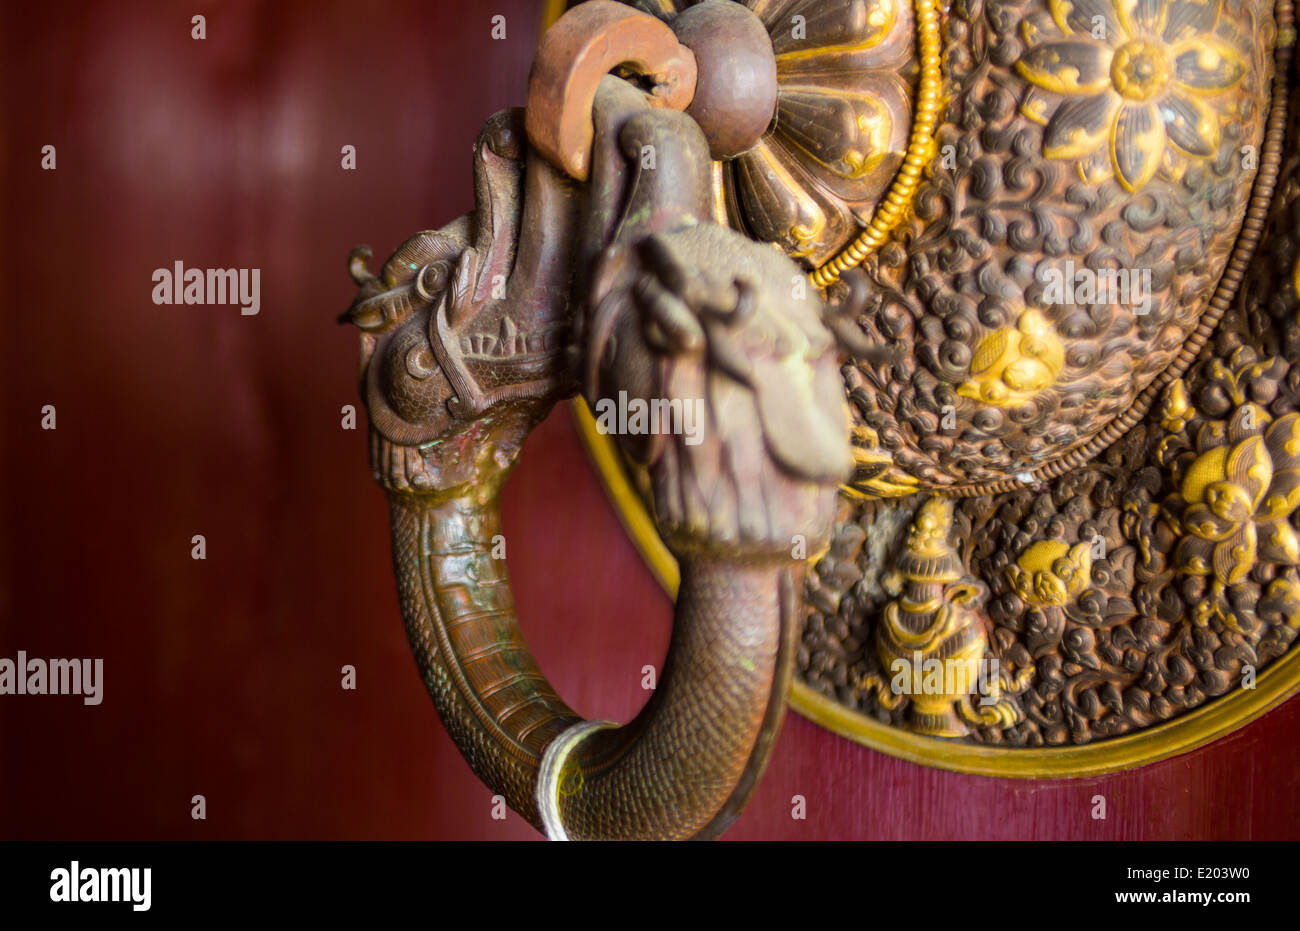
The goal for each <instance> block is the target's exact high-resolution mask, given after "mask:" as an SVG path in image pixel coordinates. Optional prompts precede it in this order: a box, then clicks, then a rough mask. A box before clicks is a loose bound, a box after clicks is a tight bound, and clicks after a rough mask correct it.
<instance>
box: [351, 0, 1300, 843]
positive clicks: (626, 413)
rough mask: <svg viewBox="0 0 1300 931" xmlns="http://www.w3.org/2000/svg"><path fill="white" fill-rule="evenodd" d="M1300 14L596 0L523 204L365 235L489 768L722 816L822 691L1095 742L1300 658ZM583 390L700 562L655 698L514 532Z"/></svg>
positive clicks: (851, 0) (539, 810)
mask: <svg viewBox="0 0 1300 931" xmlns="http://www.w3.org/2000/svg"><path fill="white" fill-rule="evenodd" d="M1295 35H1296V34H1295V28H1294V20H1293V11H1292V7H1291V5H1290V0H1283V2H1278V3H1277V4H1276V6H1274V7H1270V6H1269V5H1268V4H1267V2H1262V0H969V2H965V3H960V4H953V5H951V6H942V5H940V4H939V3H937V2H936V0H748V2H745V3H739V2H733V0H703V2H700V3H684V4H675V3H672V2H668V0H656V2H642V3H640V4H637V5H631V4H621V3H617V2H613V0H588V2H585V3H581V4H577V5H575V6H573V8H572V9H570V10H569V11H568V12H566V13H565V14H564V15H563V16H561V17H560V18H559V19H558V20H557V21H556V22H555V23H554V25H553V26H552V27H551V28H550V29H549V30H548V31H547V32H546V33H545V35H544V36H543V39H542V42H541V44H540V46H539V49H538V52H537V57H536V60H535V62H534V64H533V68H532V72H531V75H530V79H529V92H528V103H527V107H526V108H524V109H523V110H522V111H505V112H502V113H499V114H497V115H496V116H494V117H492V118H491V119H489V120H488V122H487V123H486V124H485V126H484V127H483V130H482V132H481V133H480V135H479V139H478V141H477V143H476V144H475V146H474V156H473V158H474V172H475V194H476V197H475V200H476V204H475V209H474V210H473V211H472V212H471V213H470V214H469V215H467V216H465V217H462V218H461V219H459V220H456V221H454V222H452V223H450V224H448V225H447V226H444V227H442V228H440V229H437V230H427V231H424V232H421V233H417V234H416V235H415V236H413V237H411V238H410V239H409V240H408V241H407V242H406V243H404V244H403V245H402V246H400V247H399V248H398V250H397V251H396V252H395V253H394V254H393V255H392V256H391V257H390V258H389V259H388V261H387V262H385V263H384V265H383V266H382V267H381V268H380V270H379V272H378V274H375V273H372V272H370V271H369V269H368V267H367V262H368V259H369V256H370V253H369V250H368V249H366V248H365V247H359V248H358V249H357V250H354V252H353V255H352V256H351V260H350V267H351V273H352V276H353V279H354V280H355V282H356V283H357V285H358V286H359V290H358V292H357V295H356V298H355V300H354V302H353V304H352V306H351V307H350V308H349V309H348V310H347V311H346V312H345V313H344V315H343V320H344V321H345V322H349V323H352V324H355V325H356V326H357V327H358V329H359V330H360V343H361V378H360V389H361V392H362V396H363V398H364V399H365V402H366V406H367V409H368V411H369V414H370V427H371V430H370V440H371V463H372V467H373V472H374V475H375V478H376V479H377V480H378V482H379V483H380V485H381V486H382V487H383V488H384V489H385V491H386V492H387V493H388V497H389V501H390V511H391V515H392V533H393V552H394V568H395V574H396V577H397V582H398V591H399V595H400V600H401V604H402V613H403V620H404V622H405V625H406V630H407V634H408V637H409V639H410V642H411V646H412V649H413V651H414V653H415V656H416V658H417V661H418V664H419V668H420V671H421V674H422V675H423V677H424V680H425V684H426V686H427V688H428V691H429V693H430V695H431V697H432V698H433V700H434V703H435V705H436V706H437V708H438V711H439V713H440V715H441V716H442V718H443V721H444V723H445V724H446V726H447V728H448V731H449V732H450V734H451V736H452V737H453V739H454V740H455V741H456V743H457V745H458V746H459V748H460V749H461V752H462V753H463V754H464V755H465V757H466V759H467V760H468V761H469V763H470V765H471V766H472V767H473V768H474V770H475V771H476V772H477V773H478V774H479V776H480V777H481V778H482V779H483V780H484V781H485V782H486V783H487V784H488V785H489V786H491V787H492V788H493V790H494V791H495V792H499V793H500V794H501V795H502V796H503V797H504V798H505V799H506V800H507V801H508V803H509V804H510V805H511V806H512V807H513V808H515V809H516V810H517V811H519V812H520V813H521V814H523V815H524V816H525V817H526V818H528V819H529V820H530V821H532V822H533V823H534V824H536V825H538V826H539V827H541V828H543V829H544V830H545V831H546V832H547V833H548V834H549V835H550V836H552V837H556V838H564V837H571V836H572V837H581V838H686V837H709V836H715V835H716V834H718V833H719V832H721V831H722V830H724V829H725V828H726V826H727V825H728V824H730V823H731V821H732V820H734V818H736V817H737V816H738V815H739V813H740V811H741V809H742V808H743V806H744V804H745V802H746V800H747V799H748V797H749V795H750V793H751V792H752V791H753V788H754V786H755V784H756V783H757V780H758V779H759V777H760V775H761V773H762V770H763V767H764V766H765V764H766V761H767V758H768V756H769V754H770V753H771V751H772V747H773V745H774V742H775V736H776V734H777V732H778V730H779V727H780V724H781V721H782V717H783V714H784V710H785V707H786V701H787V697H788V696H791V695H792V696H793V703H794V706H795V707H796V708H797V709H799V710H801V711H803V712H804V713H806V714H809V715H811V716H812V717H814V718H816V719H817V720H819V721H822V722H823V723H826V724H828V725H829V726H831V727H833V728H835V729H836V730H838V731H840V732H841V733H845V734H848V735H849V736H851V737H853V738H855V739H858V740H861V741H864V742H866V743H869V744H871V745H873V746H877V747H880V748H881V749H884V750H886V751H888V752H892V753H897V754H900V755H903V756H906V757H908V758H910V759H914V760H918V761H921V762H925V763H930V764H933V765H938V766H945V767H950V768H956V769H961V770H967V771H973V772H982V773H996V774H1007V775H1021V776H1045V775H1054V776H1068V775H1083V774H1088V773H1095V772H1099V771H1105V770H1108V769H1113V768H1118V767H1124V766H1132V765H1138V764H1141V763H1143V762H1147V761H1150V760H1154V759H1159V758H1161V757H1164V756H1168V755H1171V754H1173V753H1176V752H1179V751H1180V750H1183V749H1187V748H1189V747H1192V746H1196V745H1198V744H1200V743H1204V742H1205V741H1208V740H1210V739H1213V738H1214V737H1215V736H1217V735H1219V734H1221V733H1224V732H1226V731H1227V730H1230V729H1231V728H1233V727H1235V726H1237V725H1239V724H1240V723H1242V722H1243V721H1245V720H1247V719H1248V718H1249V717H1250V716H1251V715H1254V714H1257V713H1259V712H1260V711H1262V710H1264V709H1266V708H1267V707H1269V706H1271V705H1272V704H1273V703H1275V702H1277V701H1280V700H1282V699H1283V698H1284V697H1286V696H1287V695H1288V694H1290V693H1291V692H1293V691H1294V690H1295V689H1296V688H1297V686H1298V685H1300V659H1297V658H1296V657H1297V653H1296V651H1295V650H1293V649H1292V646H1293V643H1294V641H1295V638H1296V634H1297V631H1298V630H1300V574H1298V573H1300V535H1298V528H1300V523H1297V516H1296V511H1297V507H1298V506H1300V296H1298V295H1297V284H1298V283H1300V266H1298V265H1297V258H1298V255H1297V253H1298V252H1300V236H1297V235H1296V231H1297V220H1298V219H1300V217H1298V216H1297V211H1298V210H1300V206H1297V201H1298V199H1300V186H1298V185H1300V179H1297V177H1296V174H1297V171H1298V170H1300V169H1298V167H1297V165H1298V162H1300V156H1297V155H1296V154H1294V153H1297V152H1300V148H1298V147H1297V144H1296V142H1297V140H1296V133H1297V127H1296V126H1295V121H1294V119H1293V118H1292V117H1290V116H1289V111H1288V98H1289V96H1290V91H1289V87H1290V76H1291V62H1292V56H1291V52H1292V48H1293V46H1294V43H1295ZM1288 133H1290V134H1291V138H1290V143H1289V144H1288ZM1287 153H1293V154H1287ZM575 395H579V396H581V398H582V399H583V400H584V401H585V403H586V404H587V405H589V407H590V410H591V411H592V413H588V414H586V415H585V419H584V420H583V421H582V423H583V427H584V431H585V433H586V435H587V437H588V439H589V441H590V446H591V448H592V451H593V453H594V456H595V459H596V461H597V464H598V465H599V466H600V469H601V472H602V474H603V476H604V477H605V479H606V481H607V483H608V484H609V486H610V488H611V490H612V491H613V493H614V498H615V501H616V502H617V503H618V504H619V506H620V509H621V511H622V513H623V515H624V517H625V519H626V520H627V522H628V525H629V527H631V528H632V530H633V533H634V535H635V536H636V538H637V540H638V542H639V543H640V545H641V546H642V548H643V550H644V551H645V552H646V553H647V555H648V556H649V557H650V559H651V562H652V564H653V565H654V566H655V568H656V569H657V570H658V571H659V573H660V575H661V577H662V578H663V580H664V581H665V583H666V584H668V585H669V586H670V587H671V588H672V589H673V590H674V593H675V594H676V605H675V609H674V625H673V637H672V642H671V645H670V648H669V655H668V659H667V661H666V663H665V667H664V674H663V677H662V679H661V681H660V682H659V684H658V687H657V688H656V690H655V693H654V696H653V698H652V699H651V700H650V702H649V703H648V704H647V705H646V707H645V708H644V710H643V711H642V712H641V713H640V714H639V715H638V716H637V717H636V719H634V720H633V721H632V722H629V723H628V724H626V725H623V726H619V725H617V724H615V723H613V722H608V721H584V720H582V719H580V718H579V717H578V716H577V715H576V714H574V712H573V711H572V710H571V709H570V708H569V707H568V706H567V705H565V703H564V702H563V701H562V699H561V698H560V696H559V695H558V694H556V692H555V691H554V690H553V689H552V688H551V686H550V684H549V683H548V682H547V680H546V678H545V676H544V675H543V674H542V672H541V670H540V669H539V668H538V666H537V664H536V662H535V661H534V660H533V657H532V654H531V653H530V651H529V649H528V646H527V644H526V643H525V641H524V639H523V636H522V634H521V632H520V630H519V627H518V624H517V619H516V608H515V604H514V600H513V596H512V594H511V589H510V584H509V576H508V574H507V572H506V568H505V560H504V553H503V552H502V551H499V548H498V546H497V545H496V542H495V541H496V540H497V539H498V537H499V528H500V523H499V520H500V519H499V515H498V501H499V494H500V490H501V487H502V485H503V483H504V482H505V481H506V479H507V477H508V476H509V474H510V471H511V469H512V468H513V466H514V464H515V462H516V461H517V459H518V457H519V455H520V451H521V449H522V446H523V441H524V439H525V437H526V436H527V434H528V432H529V431H530V430H531V429H532V428H533V427H534V426H535V425H536V424H537V423H538V422H539V421H540V420H541V419H542V418H543V417H545V416H546V415H547V414H548V413H549V412H550V410H551V408H552V407H553V406H554V405H555V404H556V403H557V402H558V401H560V400H561V399H564V398H568V397H572V396H575Z"/></svg>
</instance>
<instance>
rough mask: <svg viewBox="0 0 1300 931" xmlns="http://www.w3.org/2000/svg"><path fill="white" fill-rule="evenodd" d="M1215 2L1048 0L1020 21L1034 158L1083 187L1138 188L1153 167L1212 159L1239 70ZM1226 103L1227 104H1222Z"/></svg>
mask: <svg viewBox="0 0 1300 931" xmlns="http://www.w3.org/2000/svg"><path fill="white" fill-rule="evenodd" d="M1220 8H1221V2H1220V0H1142V2H1139V0H1049V2H1048V10H1046V11H1041V12H1040V13H1038V14H1036V15H1035V16H1031V17H1030V18H1028V19H1026V20H1025V21H1024V23H1023V24H1022V25H1021V35H1022V37H1023V38H1024V40H1025V43H1026V44H1027V46H1028V48H1027V49H1026V51H1025V52H1024V54H1023V55H1021V56H1020V59H1019V60H1018V61H1017V62H1016V71H1017V73H1019V74H1020V76H1021V77H1022V78H1024V79H1025V80H1026V81H1028V82H1029V83H1030V85H1031V86H1030V88H1029V89H1028V91H1027V93H1026V94H1025V96H1024V98H1023V100H1022V102H1021V112H1023V113H1024V114H1025V116H1027V117H1029V118H1030V119H1031V120H1034V121H1035V122H1038V123H1042V124H1044V126H1045V129H1044V130H1043V154H1044V155H1045V156H1046V157H1048V158H1060V159H1073V160H1075V161H1076V164H1077V166H1078V170H1079V175H1080V177H1082V178H1083V179H1084V180H1085V181H1087V182H1099V181H1102V180H1104V179H1106V178H1109V177H1111V176H1113V177H1114V178H1115V180H1116V181H1118V182H1119V183H1120V185H1122V186H1123V187H1124V188H1125V190H1128V191H1137V190H1140V189H1141V188H1142V187H1143V186H1144V185H1146V183H1147V182H1148V181H1150V180H1151V178H1152V177H1154V176H1155V174H1156V172H1157V171H1158V170H1160V169H1161V168H1162V167H1163V168H1164V169H1165V172H1166V174H1167V175H1169V176H1171V177H1172V178H1177V177H1179V176H1181V173H1182V171H1183V170H1184V169H1185V167H1186V164H1187V160H1188V159H1189V158H1194V159H1208V158H1212V157H1213V156H1214V155H1215V154H1216V153H1217V152H1218V150H1219V131H1220V126H1221V124H1222V123H1223V122H1224V120H1225V118H1228V113H1227V111H1226V110H1225V107H1227V106H1230V105H1231V98H1229V97H1226V96H1225V95H1224V94H1223V92H1224V91H1227V90H1230V89H1231V88H1233V87H1234V86H1236V84H1237V83H1238V82H1239V81H1241V79H1242V77H1243V76H1244V75H1245V74H1246V72H1247V70H1248V66H1247V64H1246V59H1245V57H1244V55H1243V53H1242V51H1241V50H1239V49H1237V48H1235V47H1234V46H1233V45H1231V44H1230V43H1229V42H1227V41H1225V40H1224V39H1222V38H1221V37H1219V36H1218V35H1216V34H1215V29H1216V27H1217V25H1218V22H1219V13H1220ZM1225 100H1226V101H1227V102H1226V103H1225V102H1224V101H1225Z"/></svg>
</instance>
